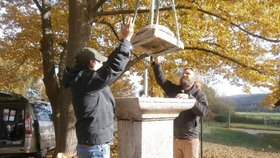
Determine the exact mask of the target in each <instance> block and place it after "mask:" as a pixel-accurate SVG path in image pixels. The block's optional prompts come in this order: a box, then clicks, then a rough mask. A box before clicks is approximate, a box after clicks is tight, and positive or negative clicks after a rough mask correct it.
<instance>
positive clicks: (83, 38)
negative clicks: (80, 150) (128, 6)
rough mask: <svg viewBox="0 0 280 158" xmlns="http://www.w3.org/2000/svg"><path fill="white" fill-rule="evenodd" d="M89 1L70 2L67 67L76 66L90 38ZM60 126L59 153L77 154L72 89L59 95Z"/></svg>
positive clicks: (64, 90)
mask: <svg viewBox="0 0 280 158" xmlns="http://www.w3.org/2000/svg"><path fill="white" fill-rule="evenodd" d="M87 2H88V1H87V0H82V1H69V22H68V24H69V25H68V26H69V37H68V47H67V56H66V65H67V66H70V67H73V66H74V59H75V58H74V57H75V54H76V53H77V52H78V51H79V50H81V49H82V48H83V47H85V46H86V45H87V42H88V40H89V36H90V30H91V23H90V11H89V9H88V8H89V5H88V3H87ZM59 102H60V104H61V107H60V126H59V130H58V140H57V143H58V144H57V151H59V152H65V153H67V154H68V155H75V153H76V144H77V139H76V133H75V115H74V111H73V106H72V102H71V92H70V89H69V88H67V89H65V88H62V89H61V92H60V94H59Z"/></svg>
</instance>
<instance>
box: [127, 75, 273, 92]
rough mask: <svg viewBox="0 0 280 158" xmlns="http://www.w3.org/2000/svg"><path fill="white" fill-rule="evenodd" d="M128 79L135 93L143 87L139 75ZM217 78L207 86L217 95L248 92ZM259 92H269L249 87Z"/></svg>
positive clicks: (252, 90)
mask: <svg viewBox="0 0 280 158" xmlns="http://www.w3.org/2000/svg"><path fill="white" fill-rule="evenodd" d="M130 79H131V81H132V83H134V84H135V86H136V94H137V92H139V91H140V90H141V89H142V88H143V87H144V85H140V84H139V82H140V80H142V79H143V78H142V77H141V76H135V75H131V78H130ZM217 80H219V81H218V82H217V81H216V82H215V84H213V83H210V84H208V86H210V87H211V88H213V89H214V90H215V91H216V93H217V94H218V95H219V96H232V95H245V94H248V93H245V92H243V91H242V87H238V86H235V85H231V84H230V83H229V81H228V80H225V79H223V78H222V77H221V76H217ZM148 86H149V85H148ZM260 93H262V94H263V93H269V90H268V89H267V88H263V87H262V88H259V87H251V93H250V94H260ZM148 95H149V94H148Z"/></svg>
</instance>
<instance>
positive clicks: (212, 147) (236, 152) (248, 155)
mask: <svg viewBox="0 0 280 158" xmlns="http://www.w3.org/2000/svg"><path fill="white" fill-rule="evenodd" d="M203 150H204V151H203V152H204V153H203V158H280V153H273V152H263V151H256V150H253V149H248V148H243V147H236V146H227V145H220V144H214V143H208V142H205V143H203Z"/></svg>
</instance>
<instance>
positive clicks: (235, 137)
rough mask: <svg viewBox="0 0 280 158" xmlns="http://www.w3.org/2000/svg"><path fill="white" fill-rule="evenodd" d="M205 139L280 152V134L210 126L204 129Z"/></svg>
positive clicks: (217, 142)
mask: <svg viewBox="0 0 280 158" xmlns="http://www.w3.org/2000/svg"><path fill="white" fill-rule="evenodd" d="M203 141H206V142H211V143H216V144H222V145H229V146H242V147H246V148H250V149H256V150H260V151H263V150H264V151H266V150H268V149H269V148H270V150H271V151H276V152H280V132H279V134H267V133H266V134H264V133H261V134H258V135H252V134H248V133H247V132H243V131H236V130H233V129H230V128H224V127H215V126H209V127H207V128H205V129H204V130H203Z"/></svg>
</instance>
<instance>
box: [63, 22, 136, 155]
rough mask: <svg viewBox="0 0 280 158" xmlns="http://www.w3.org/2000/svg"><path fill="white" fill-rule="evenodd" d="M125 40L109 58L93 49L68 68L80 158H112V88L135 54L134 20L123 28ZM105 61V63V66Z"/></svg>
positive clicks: (87, 50)
mask: <svg viewBox="0 0 280 158" xmlns="http://www.w3.org/2000/svg"><path fill="white" fill-rule="evenodd" d="M121 35H122V37H123V40H122V42H121V44H120V46H119V47H118V48H116V49H115V50H114V51H113V52H112V53H111V54H110V55H109V56H108V58H106V57H104V56H103V55H102V54H100V53H99V52H97V51H96V50H94V49H93V48H90V47H85V48H83V49H82V51H81V52H79V53H77V55H76V56H75V58H76V66H75V67H74V68H66V70H65V72H64V84H65V86H66V87H70V88H71V92H72V103H73V107H74V111H75V115H76V118H77V122H76V135H77V139H78V145H77V155H78V158H109V157H110V144H111V143H112V142H113V132H114V120H113V119H114V107H115V101H114V98H113V95H112V93H111V91H110V89H109V87H108V85H110V84H111V83H112V82H114V81H115V80H116V79H117V77H118V76H119V75H120V74H121V73H122V72H123V71H124V69H125V67H126V65H127V63H128V61H129V55H130V52H131V43H130V39H131V37H132V36H133V23H132V19H131V18H128V19H127V20H126V23H125V24H123V25H122V27H121ZM102 62H105V63H104V64H103V66H102Z"/></svg>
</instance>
